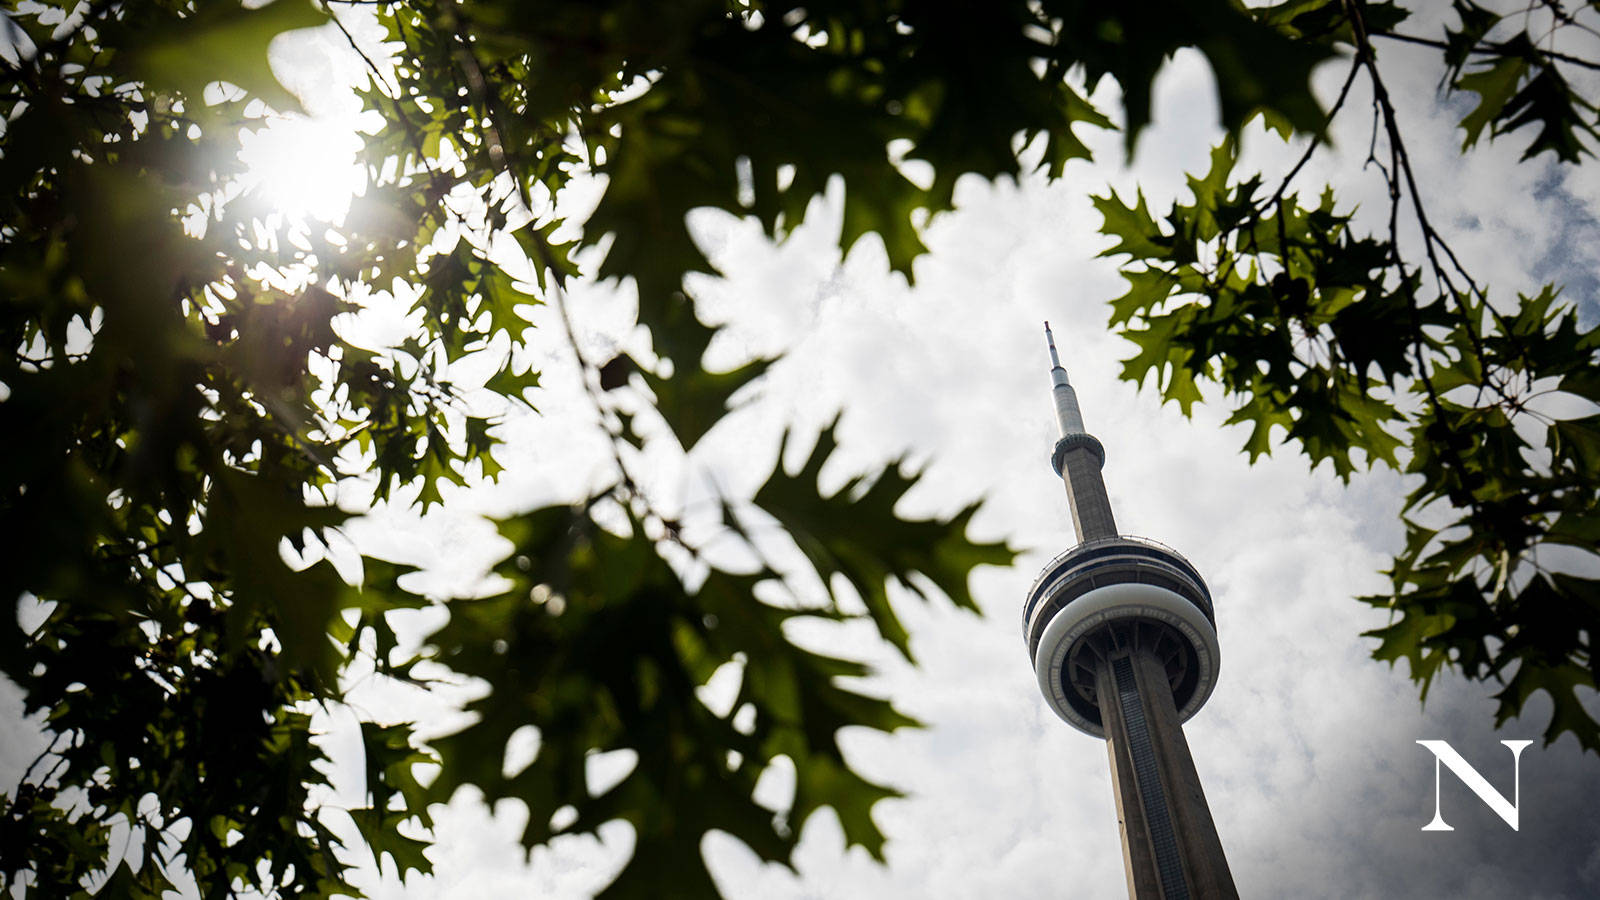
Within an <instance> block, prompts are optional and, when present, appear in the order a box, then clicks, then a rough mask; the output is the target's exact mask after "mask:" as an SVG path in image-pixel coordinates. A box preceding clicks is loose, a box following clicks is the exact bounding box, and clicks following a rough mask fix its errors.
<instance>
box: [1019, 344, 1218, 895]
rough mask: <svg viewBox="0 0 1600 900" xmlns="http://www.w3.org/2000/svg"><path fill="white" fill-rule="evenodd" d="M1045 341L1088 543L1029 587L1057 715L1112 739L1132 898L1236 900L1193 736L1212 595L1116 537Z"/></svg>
mask: <svg viewBox="0 0 1600 900" xmlns="http://www.w3.org/2000/svg"><path fill="white" fill-rule="evenodd" d="M1044 334H1045V340H1046V341H1048V342H1049V344H1050V365H1051V368H1050V380H1051V383H1052V385H1053V386H1052V388H1051V390H1052V393H1053V394H1054V397H1055V406H1056V419H1057V421H1058V422H1059V424H1060V426H1061V438H1060V440H1058V441H1056V446H1055V451H1054V452H1053V453H1052V454H1051V456H1050V464H1051V465H1052V466H1054V467H1055V470H1056V474H1057V475H1059V476H1061V478H1062V480H1063V481H1065V482H1066V485H1067V505H1068V506H1069V507H1070V508H1071V510H1072V526H1073V528H1074V529H1075V530H1076V531H1077V535H1078V545H1077V546H1076V547H1073V548H1072V549H1071V550H1068V551H1067V552H1065V553H1063V554H1061V555H1060V556H1058V557H1056V558H1055V559H1053V560H1051V561H1050V564H1049V565H1047V566H1045V569H1044V571H1043V572H1041V573H1039V577H1038V578H1036V579H1034V582H1033V587H1032V588H1030V589H1029V591H1028V602H1027V604H1026V605H1025V606H1024V607H1023V612H1022V622H1023V638H1024V640H1025V641H1026V642H1027V646H1028V657H1029V659H1030V660H1031V661H1032V663H1033V670H1034V673H1035V674H1036V675H1038V678H1039V689H1040V690H1041V691H1043V692H1044V696H1045V700H1046V701H1047V702H1049V704H1050V707H1051V708H1052V709H1054V710H1055V711H1056V714H1057V715H1059V716H1060V717H1061V718H1063V719H1065V720H1066V721H1067V723H1068V724H1069V725H1071V726H1072V727H1074V728H1076V729H1078V730H1079V731H1082V732H1084V733H1086V734H1091V735H1094V736H1095V737H1097V738H1104V739H1105V742H1106V752H1107V754H1108V755H1109V756H1110V757H1111V783H1112V786H1113V789H1114V792H1115V794H1116V801H1117V821H1118V826H1119V828H1120V830H1121V832H1122V857H1123V866H1124V870H1125V872H1126V874H1127V878H1128V895H1129V896H1130V897H1133V898H1135V900H1147V898H1164V900H1177V898H1197V900H1198V898H1212V897H1235V898H1236V897H1238V896H1239V893H1238V891H1237V890H1236V889H1235V888H1234V886H1233V876H1232V875H1231V874H1230V873H1229V872H1228V860H1227V858H1226V857H1224V856H1223V853H1222V841H1221V840H1220V839H1219V838H1218V837H1217V827H1216V825H1215V824H1214V823H1213V822H1212V821H1211V809H1210V808H1209V807H1208V806H1206V797H1205V792H1204V791H1203V790H1202V789H1201V787H1200V776H1199V775H1198V774H1196V772H1195V768H1194V757H1193V756H1192V755H1191V754H1190V753H1189V743H1188V742H1187V741H1185V740H1184V737H1183V723H1184V722H1186V721H1188V720H1189V718H1190V717H1192V716H1193V715H1194V714H1195V713H1196V712H1199V710H1200V707H1201V706H1203V705H1205V702H1206V698H1208V697H1210V696H1211V689H1212V687H1213V686H1215V685H1216V681H1217V666H1218V663H1219V662H1220V655H1219V648H1218V646H1217V628H1216V617H1215V615H1214V613H1213V610H1212V605H1211V592H1210V590H1209V589H1207V588H1206V583H1205V580H1204V579H1202V578H1201V577H1200V573H1199V572H1198V571H1196V569H1195V567H1194V566H1193V565H1191V564H1190V563H1189V561H1188V560H1186V559H1184V558H1183V557H1182V556H1179V555H1178V554H1177V552H1176V551H1174V550H1172V549H1171V548H1169V547H1166V546H1165V545H1162V544H1159V543H1156V542H1155V541H1151V540H1147V539H1145V538H1140V537H1132V536H1129V535H1122V534H1118V533H1117V525H1116V521H1115V520H1114V519H1113V518H1112V515H1111V503H1110V501H1109V500H1108V499H1107V497H1106V486H1105V482H1104V481H1103V480H1102V479H1101V477H1100V468H1101V466H1103V465H1104V464H1105V458H1106V454H1105V449H1104V448H1103V447H1101V446H1100V442H1099V441H1098V440H1096V439H1095V438H1094V436H1093V435H1091V434H1089V433H1088V432H1087V431H1086V430H1084V427H1083V415H1082V413H1080V412H1079V411H1078V395H1077V393H1076V392H1074V391H1073V389H1072V385H1071V383H1070V382H1068V381H1067V370H1066V369H1063V368H1062V367H1061V360H1060V358H1059V357H1058V356H1057V355H1056V342H1055V338H1054V336H1052V335H1051V334H1050V323H1049V322H1046V323H1045V326H1044Z"/></svg>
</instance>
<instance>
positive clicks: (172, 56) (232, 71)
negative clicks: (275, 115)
mask: <svg viewBox="0 0 1600 900" xmlns="http://www.w3.org/2000/svg"><path fill="white" fill-rule="evenodd" d="M327 21H328V13H327V12H325V11H323V10H320V9H318V8H316V7H315V6H313V5H311V4H310V3H308V2H307V0H275V2H273V3H269V4H267V5H266V6H262V7H259V8H256V9H249V8H246V7H243V6H237V5H234V4H233V3H231V2H211V3H204V4H201V5H200V8H199V9H198V11H196V12H194V13H192V14H191V15H188V16H185V17H183V18H182V19H179V20H178V21H176V22H168V23H164V24H162V25H161V26H160V27H159V28H152V29H148V30H146V31H142V32H140V33H138V35H137V37H136V38H134V37H133V36H132V35H130V36H128V38H123V39H127V40H130V49H129V50H127V51H126V52H124V53H123V54H122V55H121V57H120V59H119V61H118V65H119V66H120V67H121V68H122V69H123V70H124V71H126V72H127V73H128V74H129V75H130V76H132V77H134V78H137V79H140V80H142V81H146V82H148V83H149V85H150V86H151V88H153V89H155V90H167V89H171V90H176V91H177V92H179V93H181V94H183V95H184V96H185V97H187V98H188V99H189V103H190V106H191V111H192V112H198V111H199V110H200V109H201V108H202V106H203V104H202V101H201V94H202V92H203V90H204V88H205V86H206V85H207V84H210V83H211V82H213V81H228V82H231V83H233V84H235V85H238V86H239V87H241V88H243V89H244V90H246V91H248V92H249V93H250V94H251V95H252V96H255V97H259V98H261V99H262V100H265V101H266V102H267V104H268V105H269V106H271V107H272V108H273V109H276V110H278V111H279V112H290V111H298V110H299V109H300V103H299V101H298V100H297V99H296V98H295V97H294V95H292V94H290V93H289V92H288V91H286V90H284V89H283V86H282V85H281V84H280V83H279V82H278V79H277V77H276V76H274V75H273V74H272V67H271V66H270V65H268V62H267V45H268V44H270V43H272V40H273V39H274V38H276V37H277V36H278V35H280V34H282V33H283V32H286V31H292V30H295V29H299V28H312V27H315V26H318V25H322V24H324V23H326V22H327Z"/></svg>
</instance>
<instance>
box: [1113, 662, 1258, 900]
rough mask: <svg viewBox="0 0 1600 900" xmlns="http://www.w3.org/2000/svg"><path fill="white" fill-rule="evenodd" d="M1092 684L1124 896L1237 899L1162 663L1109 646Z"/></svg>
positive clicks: (1157, 899)
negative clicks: (1097, 700) (1108, 770)
mask: <svg viewBox="0 0 1600 900" xmlns="http://www.w3.org/2000/svg"><path fill="white" fill-rule="evenodd" d="M1095 685H1096V693H1097V694H1098V695H1099V698H1100V714H1101V718H1102V721H1103V722H1104V724H1105V730H1106V753H1107V755H1108V756H1109V757H1110V758H1111V781H1112V787H1113V792H1114V793H1115V796H1116V802H1117V821H1118V826H1119V829H1118V830H1119V831H1120V832H1121V837H1122V858H1123V865H1124V868H1125V873H1126V875H1127V879H1128V896H1129V897H1131V898H1134V900H1179V898H1195V900H1199V898H1229V897H1232V898H1237V897H1238V896H1239V893H1238V891H1237V890H1236V889H1235V888H1234V885H1233V876H1232V874H1231V873H1230V872H1229V870H1228V860H1227V857H1226V856H1225V855H1224V854H1223V851H1222V840H1221V838H1219V837H1218V836H1217V826H1216V824H1215V823H1214V822H1213V821H1212V818H1211V808H1210V807H1209V806H1207V805H1206V798H1205V792H1204V791H1203V790H1202V789H1201V787H1200V776H1199V774H1198V773H1197V772H1196V771H1195V767H1194V757H1193V756H1192V755H1190V753H1189V742H1188V741H1186V740H1185V739H1184V736H1183V728H1182V725H1181V724H1180V723H1179V720H1178V710H1177V707H1176V705H1175V704H1174V703H1173V698H1172V688H1171V687H1170V686H1169V684H1168V681H1167V670H1166V666H1165V664H1164V663H1163V661H1162V660H1161V659H1159V658H1158V657H1157V655H1156V653H1155V652H1154V651H1153V650H1151V649H1149V648H1144V647H1135V648H1122V649H1118V650H1112V651H1110V652H1109V653H1107V654H1106V655H1103V656H1101V657H1100V659H1099V660H1098V661H1097V663H1096V665H1095Z"/></svg>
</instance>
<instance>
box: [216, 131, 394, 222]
mask: <svg viewBox="0 0 1600 900" xmlns="http://www.w3.org/2000/svg"><path fill="white" fill-rule="evenodd" d="M360 149H361V135H360V134H358V133H357V132H356V130H355V125H354V122H353V121H352V120H351V119H347V118H342V117H339V118H335V117H327V118H322V117H317V118H313V117H307V116H294V117H286V118H281V119H276V120H274V121H273V122H272V123H271V124H270V125H268V126H267V127H265V128H261V129H258V130H255V131H247V132H245V134H244V135H243V136H242V146H241V148H240V150H239V159H240V160H241V161H242V162H243V163H244V164H245V167H246V171H245V173H244V176H243V178H242V184H243V187H244V188H245V190H246V191H255V192H256V193H257V194H258V195H259V196H260V197H261V198H262V199H263V200H264V201H265V202H266V203H267V204H268V205H269V206H270V207H271V208H272V209H273V210H274V211H276V212H278V213H280V214H282V215H283V216H284V218H285V219H286V220H288V221H290V222H312V221H321V222H328V223H331V224H334V225H338V224H341V223H342V222H343V220H344V216H345V213H346V212H348V211H349V209H350V201H351V199H352V198H353V197H354V196H355V195H356V193H357V192H358V191H360V190H361V189H362V188H363V186H364V185H365V183H366V179H365V175H364V172H363V170H362V167H361V166H360V165H359V164H357V162H356V154H357V153H358V152H359V151H360Z"/></svg>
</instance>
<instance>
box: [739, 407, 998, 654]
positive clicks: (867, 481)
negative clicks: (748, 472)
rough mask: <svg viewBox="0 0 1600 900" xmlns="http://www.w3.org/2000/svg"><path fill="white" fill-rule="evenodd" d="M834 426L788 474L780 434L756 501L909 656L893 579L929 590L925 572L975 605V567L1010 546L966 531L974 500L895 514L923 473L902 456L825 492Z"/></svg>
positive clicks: (949, 593) (955, 597) (825, 579)
mask: <svg viewBox="0 0 1600 900" xmlns="http://www.w3.org/2000/svg"><path fill="white" fill-rule="evenodd" d="M836 427H837V423H835V424H834V425H829V426H828V428H826V429H824V430H823V432H822V433H821V434H820V435H819V436H818V437H817V443H816V446H815V447H813V448H812V451H811V454H810V456H809V457H808V458H807V459H806V462H805V464H804V465H803V466H802V467H801V468H800V471H798V472H796V473H794V474H792V475H791V474H790V473H789V472H787V471H786V470H785V469H784V466H783V451H784V449H785V448H787V447H788V435H787V434H785V436H784V440H783V442H782V444H781V445H780V447H779V451H778V462H777V465H776V466H775V467H774V468H773V470H772V474H771V475H770V476H768V478H767V481H766V483H765V484H763V485H762V486H761V489H760V490H759V491H757V492H756V495H755V503H756V505H757V506H759V507H761V508H762V509H763V510H765V511H766V512H767V513H768V514H770V515H771V516H772V517H773V518H775V519H777V520H778V522H779V523H780V524H781V525H783V527H784V528H785V529H786V530H787V531H788V532H789V534H790V535H791V536H793V538H794V540H795V543H796V544H797V545H798V546H799V547H800V550H801V551H802V552H803V553H805V555H806V558H807V559H809V560H810V561H811V564H812V565H813V566H815V567H816V571H817V574H818V576H820V577H821V579H822V583H823V584H824V585H830V586H831V580H832V577H833V576H834V575H842V576H844V578H845V579H846V580H848V581H849V583H850V585H851V586H852V587H853V588H854V589H855V592H856V594H857V595H858V596H859V597H860V598H861V600H862V602H863V603H865V604H866V607H867V612H868V614H869V615H870V616H871V617H872V620H873V622H874V623H875V624H876V625H877V626H878V630H879V631H880V632H881V633H882V634H883V636H884V637H885V638H886V639H888V640H889V641H890V642H891V643H892V644H894V645H895V646H896V647H897V648H899V650H900V652H901V653H902V654H904V655H905V656H906V657H907V658H908V659H909V658H910V657H911V647H910V640H909V635H908V634H907V633H906V630H905V628H904V626H902V625H901V624H900V619H899V617H898V616H896V615H895V612H894V609H893V607H892V606H891V605H890V602H889V593H888V586H889V583H890V582H891V581H893V582H896V583H898V584H900V585H902V586H903V587H906V588H909V589H910V590H911V591H912V592H913V593H915V594H918V595H921V596H923V597H924V598H926V597H928V592H927V591H926V590H925V589H924V588H923V587H922V586H921V583H922V581H921V580H922V579H926V581H927V582H928V583H931V585H932V586H933V587H934V588H936V589H937V590H938V591H939V592H941V593H943V594H944V595H945V596H946V597H948V598H949V599H950V600H951V602H953V603H955V604H956V605H957V606H960V607H965V608H967V609H974V610H975V609H977V605H976V603H975V602H974V601H973V599H972V595H971V593H969V591H968V589H967V579H968V577H969V575H970V573H971V570H972V569H973V567H975V566H977V565H981V564H990V565H1005V564H1006V563H1008V562H1010V561H1011V559H1012V558H1013V556H1014V555H1015V554H1014V553H1013V551H1012V550H1011V549H1010V548H1009V547H1007V546H1006V545H1005V544H1004V543H978V542H974V541H971V540H970V539H969V538H967V537H966V530H967V523H968V522H969V521H970V520H971V518H972V515H973V513H974V512H976V507H975V506H973V507H968V508H967V509H965V510H962V511H961V512H960V513H959V514H957V515H956V516H955V517H953V518H950V519H945V520H940V519H909V518H905V517H903V516H901V515H899V514H897V513H896V511H895V507H896V506H897V505H898V504H899V502H900V500H901V498H903V497H904V496H905V494H906V492H907V491H909V490H910V489H911V488H912V487H913V486H915V485H916V483H917V480H918V478H919V477H920V476H919V475H917V474H913V473H908V472H906V471H905V468H904V464H903V463H901V462H896V463H894V464H892V465H891V466H889V467H888V468H885V469H884V470H882V471H881V472H878V473H877V474H876V475H874V476H872V477H870V478H868V477H865V476H856V477H854V478H851V479H850V480H848V481H847V482H846V483H845V484H844V486H842V487H841V488H839V489H838V490H837V491H835V492H834V493H833V494H831V495H828V496H824V495H823V494H822V493H821V490H820V487H819V484H818V478H819V476H820V474H821V472H822V467H823V465H824V464H826V462H827V460H828V458H829V457H830V456H832V455H833V451H834V449H835V448H836V447H837V446H838V444H837V442H836V441H835V439H834V429H835V428H836ZM919 576H920V578H919Z"/></svg>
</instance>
